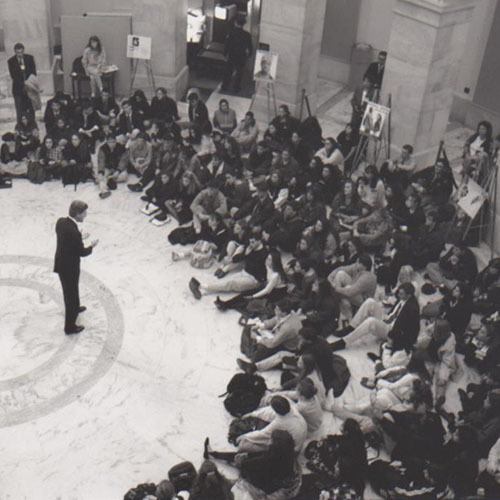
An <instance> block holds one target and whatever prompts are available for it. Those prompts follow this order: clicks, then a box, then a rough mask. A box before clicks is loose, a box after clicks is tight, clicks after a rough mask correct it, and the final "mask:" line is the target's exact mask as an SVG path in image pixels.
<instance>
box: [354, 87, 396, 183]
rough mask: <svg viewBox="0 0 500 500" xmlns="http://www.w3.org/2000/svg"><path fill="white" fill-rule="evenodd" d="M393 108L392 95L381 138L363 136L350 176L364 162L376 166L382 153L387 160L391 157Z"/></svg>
mask: <svg viewBox="0 0 500 500" xmlns="http://www.w3.org/2000/svg"><path fill="white" fill-rule="evenodd" d="M391 106H392V95H391V94H389V96H388V98H387V107H388V108H389V110H390V112H389V115H388V119H387V123H386V125H385V126H384V129H383V130H382V134H381V135H380V138H378V137H375V136H373V135H371V134H361V137H360V140H359V142H358V145H357V146H356V150H355V152H354V159H353V161H352V169H351V172H349V174H351V173H352V172H355V171H356V170H357V169H358V167H359V165H360V163H361V162H362V161H363V160H366V161H367V162H368V163H372V164H373V165H376V164H377V163H378V161H379V158H380V156H381V155H382V153H384V156H383V157H385V159H386V160H388V159H389V158H390V157H391V114H392V113H391V111H392V108H391ZM384 132H385V133H384ZM370 152H372V158H371V161H369V158H368V156H369V154H370Z"/></svg>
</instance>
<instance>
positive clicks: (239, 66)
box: [221, 16, 253, 92]
mask: <svg viewBox="0 0 500 500" xmlns="http://www.w3.org/2000/svg"><path fill="white" fill-rule="evenodd" d="M243 26H245V18H244V17H243V16H238V17H237V18H236V22H235V25H234V27H233V28H232V29H231V30H230V31H229V34H228V35H227V38H226V43H225V46H224V54H225V55H226V57H227V65H226V73H225V75H224V80H223V82H222V88H221V90H229V87H230V86H231V82H232V81H233V74H234V82H233V85H234V86H233V88H234V90H235V92H239V91H240V90H241V80H242V78H243V71H244V69H245V65H246V62H247V60H248V58H249V57H250V56H251V55H252V52H253V46H252V37H251V36H250V33H248V31H245V30H244V29H243Z"/></svg>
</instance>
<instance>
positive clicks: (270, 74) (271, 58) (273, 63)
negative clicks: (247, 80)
mask: <svg viewBox="0 0 500 500" xmlns="http://www.w3.org/2000/svg"><path fill="white" fill-rule="evenodd" d="M277 72H278V54H274V53H272V52H267V51H265V50H258V51H257V54H256V55H255V67H254V70H253V79H254V80H255V81H256V82H275V81H276V74H277Z"/></svg>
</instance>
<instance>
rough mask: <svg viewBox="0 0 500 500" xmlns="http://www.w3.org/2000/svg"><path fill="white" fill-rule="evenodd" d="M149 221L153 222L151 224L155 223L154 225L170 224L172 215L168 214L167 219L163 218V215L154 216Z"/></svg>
mask: <svg viewBox="0 0 500 500" xmlns="http://www.w3.org/2000/svg"><path fill="white" fill-rule="evenodd" d="M149 222H151V224H153V225H154V226H157V227H160V226H164V225H165V224H168V223H169V222H170V217H169V216H168V215H167V216H166V217H165V219H163V217H162V218H161V219H157V218H156V217H152V218H151V219H149Z"/></svg>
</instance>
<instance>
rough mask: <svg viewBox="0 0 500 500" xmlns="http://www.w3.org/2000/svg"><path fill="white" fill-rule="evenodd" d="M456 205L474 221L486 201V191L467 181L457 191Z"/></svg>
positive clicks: (471, 181) (473, 182) (474, 182)
mask: <svg viewBox="0 0 500 500" xmlns="http://www.w3.org/2000/svg"><path fill="white" fill-rule="evenodd" d="M457 198H458V201H457V205H458V206H459V207H460V208H461V209H462V210H463V211H464V212H465V213H466V214H467V215H468V216H469V217H470V218H471V219H474V217H476V215H477V214H478V212H479V210H480V209H481V207H482V206H483V203H484V202H485V201H486V200H487V199H488V194H487V193H486V191H485V190H484V189H483V188H482V187H481V186H480V185H479V184H478V183H477V182H476V181H474V180H472V179H470V178H469V179H468V181H467V182H466V183H463V184H462V185H461V186H459V188H458V190H457Z"/></svg>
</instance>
